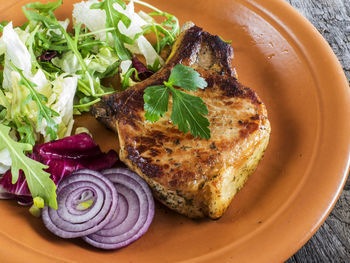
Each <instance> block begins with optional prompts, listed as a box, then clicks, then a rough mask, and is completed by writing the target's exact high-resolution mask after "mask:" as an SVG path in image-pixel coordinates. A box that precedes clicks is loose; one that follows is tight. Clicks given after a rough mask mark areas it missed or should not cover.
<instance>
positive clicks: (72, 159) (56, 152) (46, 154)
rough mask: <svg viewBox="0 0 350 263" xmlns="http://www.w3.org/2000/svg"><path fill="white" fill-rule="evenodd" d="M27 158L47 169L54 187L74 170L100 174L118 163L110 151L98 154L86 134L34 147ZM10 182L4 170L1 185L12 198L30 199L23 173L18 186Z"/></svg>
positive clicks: (96, 146)
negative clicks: (87, 170) (91, 171)
mask: <svg viewBox="0 0 350 263" xmlns="http://www.w3.org/2000/svg"><path fill="white" fill-rule="evenodd" d="M29 157H30V158H32V159H33V160H36V161H38V162H41V163H43V164H45V165H47V166H48V167H49V168H47V169H46V170H45V171H46V172H48V173H49V174H51V176H50V177H51V179H52V180H53V181H54V183H55V184H56V185H58V184H59V182H60V181H61V180H62V178H63V177H65V176H66V175H68V174H71V173H72V172H73V171H76V170H80V169H83V168H87V169H91V170H96V171H100V170H104V169H107V168H111V167H112V166H113V165H114V164H115V163H116V161H117V160H118V157H117V153H116V152H115V151H113V150H110V151H109V152H108V153H103V152H101V150H100V147H99V146H98V145H96V144H95V142H94V141H93V139H92V138H91V137H90V136H89V135H88V134H87V133H80V134H77V135H73V136H69V137H66V138H63V139H60V140H56V141H52V142H48V143H44V144H39V145H35V146H34V147H33V152H32V154H31V155H30V156H29ZM11 180H12V176H11V171H7V172H6V173H5V174H4V175H3V176H2V178H1V179H0V186H1V187H2V188H4V189H5V190H6V191H7V192H8V193H9V194H13V195H15V196H21V197H27V196H31V195H30V192H29V189H28V186H27V182H26V180H25V177H24V174H23V172H22V171H20V173H19V177H18V181H17V183H15V184H12V182H11ZM8 196H9V197H10V196H11V195H8Z"/></svg>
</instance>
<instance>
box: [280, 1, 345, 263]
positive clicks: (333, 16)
mask: <svg viewBox="0 0 350 263" xmlns="http://www.w3.org/2000/svg"><path fill="white" fill-rule="evenodd" d="M286 1H287V2H289V3H290V4H291V5H292V6H294V7H295V8H296V9H297V10H298V11H299V12H300V13H301V14H303V15H304V16H305V17H306V18H307V19H308V20H309V21H310V22H311V23H312V24H313V25H314V26H315V27H316V28H317V29H318V30H319V32H320V33H321V34H322V35H323V36H324V37H325V39H326V40H327V41H328V43H329V45H330V46H331V47H332V49H333V51H334V53H335V54H336V55H337V57H338V59H339V61H340V63H341V64H342V66H343V69H344V71H345V74H346V76H347V79H348V80H350V1H349V0H286ZM299 262H303V263H304V262H306V263H309V262H317V263H319V262H321V263H322V262H327V263H328V262H336V263H338V262H339V263H342V262H344V263H346V262H350V177H349V178H348V180H347V182H346V185H345V188H344V190H343V192H342V194H341V196H340V198H339V200H338V202H337V204H336V205H335V207H334V209H333V211H332V212H331V214H330V215H329V217H328V218H327V220H326V221H325V223H324V224H323V225H322V226H321V227H320V229H319V230H318V231H317V232H316V234H315V235H314V236H313V237H312V238H311V239H310V240H309V241H308V242H307V243H306V244H305V246H303V247H302V248H301V249H300V250H299V251H298V252H297V253H295V254H294V255H293V256H292V257H291V258H289V259H288V260H287V261H286V263H299Z"/></svg>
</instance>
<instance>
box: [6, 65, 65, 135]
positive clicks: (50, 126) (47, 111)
mask: <svg viewBox="0 0 350 263" xmlns="http://www.w3.org/2000/svg"><path fill="white" fill-rule="evenodd" d="M12 67H13V68H14V69H15V70H16V71H17V72H18V73H19V74H20V76H21V80H20V82H19V84H21V85H23V86H25V87H26V88H28V90H29V94H28V96H27V98H26V99H25V101H24V104H27V103H28V102H29V101H34V102H35V103H36V105H37V106H38V113H37V114H38V115H37V121H38V124H37V126H38V127H40V126H41V123H42V120H43V119H45V120H46V124H47V133H48V134H49V135H50V140H55V139H57V137H58V136H57V129H58V124H57V123H56V122H55V121H54V120H53V119H52V117H54V116H56V117H57V116H59V114H58V113H57V112H55V111H54V110H53V109H51V108H49V107H47V106H46V105H45V103H43V102H47V98H46V97H45V96H44V95H42V94H40V93H39V92H37V91H36V89H35V87H36V84H35V83H33V82H31V81H30V80H29V79H27V78H26V77H25V76H24V74H23V72H22V70H20V69H18V68H17V67H16V66H15V65H13V64H12Z"/></svg>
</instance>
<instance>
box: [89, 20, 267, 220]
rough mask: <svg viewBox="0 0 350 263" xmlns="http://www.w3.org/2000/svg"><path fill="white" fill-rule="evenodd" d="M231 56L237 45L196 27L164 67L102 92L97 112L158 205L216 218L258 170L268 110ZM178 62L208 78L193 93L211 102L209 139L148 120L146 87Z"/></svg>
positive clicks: (159, 80) (165, 75)
mask: <svg viewBox="0 0 350 263" xmlns="http://www.w3.org/2000/svg"><path fill="white" fill-rule="evenodd" d="M232 55H233V52H232V48H231V47H230V46H229V45H228V44H226V43H224V42H223V41H222V40H221V39H220V38H219V37H217V36H213V35H210V34H209V33H207V32H204V31H203V30H202V29H201V28H199V27H197V26H193V27H191V28H189V29H187V30H186V31H184V32H183V33H182V34H181V35H180V36H179V38H178V40H177V41H176V43H175V44H174V46H173V50H172V53H171V54H170V56H169V59H168V61H167V62H166V64H165V65H164V67H163V68H162V69H161V70H159V71H158V72H157V73H155V74H154V75H153V76H152V77H150V78H148V79H146V80H145V81H143V82H141V83H139V84H137V85H135V86H133V87H131V88H129V89H127V90H126V91H123V92H120V93H115V94H113V95H109V96H106V97H104V98H103V100H102V102H101V103H99V104H96V105H95V106H94V107H93V109H92V113H93V115H94V116H95V117H96V118H97V119H98V120H100V121H102V122H103V123H105V124H106V125H107V126H108V127H109V128H111V129H113V130H114V131H116V132H117V133H118V136H119V144H120V152H119V156H120V159H121V160H122V161H123V162H124V163H125V164H126V165H127V166H128V167H129V168H130V169H132V170H133V171H135V172H137V173H138V174H139V175H140V176H142V177H143V178H144V179H145V180H146V181H147V183H148V184H149V185H150V187H151V188H152V190H153V193H154V195H155V197H156V198H157V199H158V200H159V201H160V202H162V203H163V204H165V205H166V206H168V207H170V208H171V209H173V210H175V211H177V212H179V213H181V214H183V215H186V216H188V217H191V218H199V217H205V216H208V217H210V218H213V219H215V218H219V217H220V216H221V215H222V214H223V213H224V212H225V210H226V209H227V207H228V206H229V204H230V202H231V200H232V198H233V197H234V196H235V194H236V193H237V191H238V190H239V189H240V188H241V187H242V186H243V184H244V183H245V181H246V180H247V178H248V176H249V175H250V174H251V173H252V172H253V171H254V170H255V168H256V166H257V164H258V162H259V160H260V159H261V158H262V156H263V153H264V150H265V148H266V147H267V144H268V141H269V136H270V123H269V121H268V118H267V111H266V108H265V106H264V104H263V103H262V102H261V100H260V99H259V97H258V96H257V94H256V93H255V92H254V91H252V90H251V89H249V88H246V87H244V86H243V85H242V84H240V83H239V82H238V81H237V79H236V78H235V73H234V70H233V69H232V65H231V60H232ZM178 63H181V64H184V65H187V66H191V67H192V68H194V69H195V70H197V71H198V72H199V73H200V75H201V76H202V77H203V78H205V79H206V81H207V83H208V87H207V88H205V89H204V90H197V91H194V92H191V94H192V95H196V96H200V97H201V98H202V99H203V100H204V102H205V103H206V105H207V106H208V109H209V115H208V116H207V118H208V119H209V121H210V127H209V128H210V131H211V139H209V140H206V139H201V138H194V137H193V136H192V135H191V134H190V133H187V134H184V133H182V132H180V131H179V130H178V129H177V128H176V127H174V126H173V124H172V122H171V119H170V114H168V113H167V114H166V115H165V116H164V117H163V118H161V119H160V120H159V121H158V122H155V123H151V122H148V121H146V120H145V117H144V115H145V111H144V109H143V106H144V100H143V94H144V90H145V89H146V88H147V87H148V86H151V85H160V84H162V83H163V81H166V80H167V79H168V77H169V75H170V71H171V69H172V68H173V67H174V66H175V65H176V64H178ZM169 107H170V108H171V106H170V105H169Z"/></svg>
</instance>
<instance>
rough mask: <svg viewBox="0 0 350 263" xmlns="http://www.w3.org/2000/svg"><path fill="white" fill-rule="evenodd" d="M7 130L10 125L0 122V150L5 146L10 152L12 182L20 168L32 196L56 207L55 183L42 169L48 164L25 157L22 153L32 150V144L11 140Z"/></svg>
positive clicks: (14, 180)
mask: <svg viewBox="0 0 350 263" xmlns="http://www.w3.org/2000/svg"><path fill="white" fill-rule="evenodd" d="M9 132H10V127H8V126H5V125H3V124H0V150H3V149H5V148H7V149H8V151H9V153H10V156H11V160H12V166H11V174H12V183H13V184H15V183H16V182H17V180H18V176H19V170H22V171H23V172H24V174H25V177H26V180H27V183H28V188H29V190H30V193H31V194H32V196H33V198H35V197H37V196H39V197H41V198H43V199H44V201H45V204H47V205H48V206H50V207H52V208H54V209H57V201H56V185H55V183H54V182H53V181H52V180H51V179H50V174H48V173H47V172H45V171H44V169H46V168H48V166H46V165H43V164H42V163H39V162H37V161H34V160H33V159H30V158H29V157H27V156H26V155H25V154H24V153H25V152H27V151H30V150H32V146H31V145H30V144H27V143H19V142H16V141H14V140H12V139H11V137H10V136H9Z"/></svg>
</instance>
